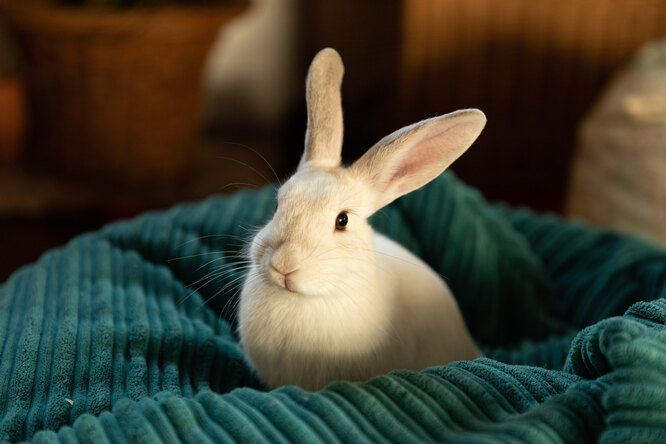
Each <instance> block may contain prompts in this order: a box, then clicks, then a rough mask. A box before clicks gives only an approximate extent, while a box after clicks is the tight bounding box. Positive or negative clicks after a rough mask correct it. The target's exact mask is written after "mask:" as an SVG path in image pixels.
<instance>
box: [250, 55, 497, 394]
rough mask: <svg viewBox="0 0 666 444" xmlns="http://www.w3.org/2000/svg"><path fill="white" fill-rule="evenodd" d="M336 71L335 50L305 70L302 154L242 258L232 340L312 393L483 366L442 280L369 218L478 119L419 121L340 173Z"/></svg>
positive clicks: (472, 134)
mask: <svg viewBox="0 0 666 444" xmlns="http://www.w3.org/2000/svg"><path fill="white" fill-rule="evenodd" d="M343 70H344V69H343V66H342V61H341V59H340V56H339V55H338V53H337V52H336V51H335V50H333V49H330V48H327V49H324V50H322V51H320V52H319V54H317V56H316V57H315V59H314V60H313V62H312V65H311V66H310V71H309V73H308V78H307V82H306V98H307V105H308V127H307V133H306V137H305V152H304V154H303V157H302V158H301V161H300V164H299V166H298V170H297V171H296V173H295V174H294V175H293V176H292V177H291V178H290V179H289V180H288V181H287V182H286V183H284V185H282V187H281V188H280V189H279V191H278V193H277V201H278V206H277V208H276V212H275V215H274V216H273V219H272V220H271V221H269V222H268V224H267V225H266V226H264V227H263V228H262V229H261V230H260V231H259V232H258V233H257V234H256V236H255V238H254V239H253V241H252V244H251V246H250V250H249V255H250V260H251V267H250V270H249V273H248V276H247V278H246V280H245V282H244V284H243V289H242V292H241V296H240V304H239V313H238V322H239V324H238V325H239V327H238V332H239V335H240V340H241V344H242V346H243V347H244V349H245V352H246V355H247V357H248V358H249V360H250V361H251V364H252V365H253V366H254V368H255V369H256V370H257V372H258V374H259V376H260V377H261V378H263V380H264V381H265V382H266V383H267V385H268V387H270V388H275V387H278V386H281V385H285V384H295V385H298V386H300V387H302V388H305V389H308V390H318V389H320V388H322V387H324V386H325V385H327V384H328V383H329V382H332V381H335V380H339V379H342V380H355V381H358V380H365V379H367V378H369V377H371V376H374V375H378V374H382V373H386V372H388V371H390V370H393V369H397V368H407V369H414V370H420V369H423V368H425V367H429V366H433V365H439V364H446V363H448V362H451V361H454V360H467V359H474V358H477V357H479V356H481V353H480V352H479V349H478V348H477V347H476V345H475V344H474V341H473V340H472V338H471V337H470V334H469V332H468V331H467V328H466V326H465V324H464V321H463V319H462V316H461V314H460V311H459V309H458V305H457V303H456V301H455V299H454V298H453V295H452V294H451V291H450V290H449V288H448V287H447V286H446V284H445V283H444V281H442V279H441V278H440V277H439V276H438V275H437V274H436V273H435V272H434V271H433V270H432V269H431V268H430V267H428V265H426V264H425V263H424V262H423V261H422V260H421V259H419V258H418V257H416V256H414V255H413V254H412V253H410V252H409V251H407V250H406V249H405V248H404V247H402V246H401V245H399V244H397V243H395V242H394V241H392V240H390V239H388V238H387V237H385V236H382V235H380V234H377V233H374V232H373V230H372V228H371V227H370V225H369V224H368V222H367V220H366V219H367V218H368V217H369V216H370V215H372V214H373V213H374V212H376V211H377V210H379V209H380V208H382V207H383V206H385V205H387V204H389V203H390V202H392V201H393V200H395V199H396V198H398V197H400V196H402V195H403V194H406V193H409V192H410V191H413V190H415V189H417V188H419V187H421V186H423V185H425V184H426V183H428V182H430V181H431V180H432V179H434V178H435V177H437V176H438V175H439V174H440V173H441V172H442V171H444V169H446V168H447V167H448V166H449V165H450V164H451V163H452V162H453V161H454V160H456V159H457V158H458V157H459V156H460V155H461V154H462V153H463V152H464V151H465V150H466V149H467V148H468V147H469V146H470V145H471V144H472V143H473V142H474V140H475V139H476V138H477V137H478V135H479V133H480V132H481V130H482V129H483V127H484V125H485V122H486V118H485V116H484V114H483V113H482V112H481V111H479V110H476V109H468V110H461V111H456V112H453V113H450V114H446V115H443V116H439V117H435V118H432V119H428V120H424V121H422V122H418V123H416V124H413V125H411V126H408V127H406V128H403V129H401V130H399V131H396V132H395V133H393V134H391V135H389V136H387V137H385V138H383V139H382V140H381V141H379V142H378V143H377V144H376V145H375V146H373V147H372V148H371V149H370V150H369V151H368V152H366V153H365V154H364V155H363V156H362V157H361V158H360V159H359V160H357V161H356V162H355V163H354V164H352V165H351V166H350V167H348V168H345V167H343V166H342V165H341V158H340V153H341V149H342V106H341V99H340V84H341V82H342V75H343Z"/></svg>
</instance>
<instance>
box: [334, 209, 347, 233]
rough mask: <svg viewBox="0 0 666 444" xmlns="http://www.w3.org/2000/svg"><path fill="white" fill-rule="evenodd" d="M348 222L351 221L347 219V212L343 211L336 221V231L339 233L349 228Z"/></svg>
mask: <svg viewBox="0 0 666 444" xmlns="http://www.w3.org/2000/svg"><path fill="white" fill-rule="evenodd" d="M348 220H349V219H348V217H347V212H346V211H342V212H341V213H340V214H338V217H337V218H336V219H335V229H336V230H338V231H343V230H344V229H345V227H346V226H347V222H348Z"/></svg>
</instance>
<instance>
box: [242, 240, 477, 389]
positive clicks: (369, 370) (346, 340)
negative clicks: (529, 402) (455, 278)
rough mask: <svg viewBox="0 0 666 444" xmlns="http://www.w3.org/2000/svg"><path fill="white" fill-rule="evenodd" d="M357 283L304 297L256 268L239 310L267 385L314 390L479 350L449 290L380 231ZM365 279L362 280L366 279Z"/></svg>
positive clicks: (244, 335) (254, 360) (247, 340)
mask: <svg viewBox="0 0 666 444" xmlns="http://www.w3.org/2000/svg"><path fill="white" fill-rule="evenodd" d="M373 239H374V245H375V248H376V253H375V254H374V255H373V256H374V257H373V258H369V259H368V260H370V261H374V263H373V264H371V263H368V265H369V266H368V268H369V269H374V270H373V271H374V272H373V271H370V272H369V274H368V275H366V276H361V275H360V273H359V275H357V276H354V277H353V279H359V282H358V285H353V286H345V290H337V289H336V290H334V291H333V292H332V293H331V294H322V295H318V296H315V297H309V296H303V295H302V294H299V293H294V292H291V291H289V290H286V289H283V288H280V287H278V286H276V285H274V284H271V283H270V282H266V281H264V279H262V277H261V271H260V270H257V269H253V270H251V272H250V275H251V277H250V278H249V279H248V285H246V286H245V288H244V289H243V295H242V296H241V303H240V307H239V317H240V319H242V320H243V322H241V324H240V333H241V337H242V338H243V347H244V348H245V350H246V352H247V353H248V355H249V356H250V357H251V360H252V363H253V365H254V366H255V367H256V369H257V370H258V371H259V374H260V375H261V376H262V378H264V379H265V381H266V383H267V384H268V386H269V387H278V386H281V385H285V384H297V385H299V386H300V387H302V388H305V389H309V390H316V389H319V388H322V387H324V386H325V385H326V384H327V383H329V382H331V381H334V380H338V379H343V380H352V381H361V380H365V379H367V378H369V377H371V376H374V375H379V374H383V373H386V372H388V371H390V370H394V369H397V368H408V369H413V370H421V369H423V368H426V367H429V366H433V365H437V364H443V363H448V362H450V361H452V360H464V359H474V358H477V357H479V356H480V355H481V354H480V352H479V351H478V349H477V348H476V346H475V345H474V343H473V341H471V338H470V337H469V334H467V333H466V328H465V325H464V322H463V320H462V317H461V316H460V312H459V310H458V307H457V304H456V302H455V300H454V299H453V297H452V295H451V292H450V290H449V289H448V287H447V286H446V284H445V283H444V282H443V281H442V280H441V278H440V277H439V276H438V275H437V274H436V273H435V272H433V271H432V270H431V269H430V268H429V267H428V266H427V265H426V264H424V263H423V262H422V261H421V260H420V259H419V258H417V257H416V256H414V255H413V254H412V253H410V252H409V251H408V250H406V249H405V248H403V247H402V246H401V245H399V244H397V243H396V242H394V241H392V240H390V239H388V238H387V237H385V236H383V235H381V234H377V233H375V234H374V236H373ZM360 280H362V282H360Z"/></svg>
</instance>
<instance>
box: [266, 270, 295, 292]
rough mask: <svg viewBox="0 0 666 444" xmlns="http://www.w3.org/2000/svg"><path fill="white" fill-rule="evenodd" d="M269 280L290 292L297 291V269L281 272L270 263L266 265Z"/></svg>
mask: <svg viewBox="0 0 666 444" xmlns="http://www.w3.org/2000/svg"><path fill="white" fill-rule="evenodd" d="M266 271H267V274H268V278H269V280H270V281H271V282H272V283H273V284H275V285H277V286H278V287H280V288H283V289H285V290H287V291H290V292H292V293H298V291H297V289H296V276H295V275H296V273H297V272H298V270H292V271H288V272H283V271H281V270H280V269H278V268H277V267H275V266H274V265H273V264H272V263H271V264H268V265H267V266H266Z"/></svg>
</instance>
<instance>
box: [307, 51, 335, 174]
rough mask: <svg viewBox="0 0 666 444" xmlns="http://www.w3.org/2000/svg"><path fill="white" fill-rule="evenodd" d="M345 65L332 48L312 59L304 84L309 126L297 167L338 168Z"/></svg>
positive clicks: (320, 52)
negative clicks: (303, 149) (341, 86)
mask: <svg viewBox="0 0 666 444" xmlns="http://www.w3.org/2000/svg"><path fill="white" fill-rule="evenodd" d="M343 74H344V66H343V65H342V59H341V58H340V54H338V52H337V51H336V50H335V49H332V48H326V49H322V50H321V51H319V53H318V54H317V55H316V56H315V58H314V60H312V64H311V65H310V70H309V71H308V78H307V80H306V85H305V98H306V101H307V107H308V127H307V132H306V133H305V152H304V153H303V157H301V163H300V165H299V168H301V167H302V166H304V165H305V164H308V165H309V166H311V167H314V168H331V167H335V166H338V165H340V162H341V152H342V99H341V97H340V85H341V84H342V75H343Z"/></svg>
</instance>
